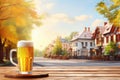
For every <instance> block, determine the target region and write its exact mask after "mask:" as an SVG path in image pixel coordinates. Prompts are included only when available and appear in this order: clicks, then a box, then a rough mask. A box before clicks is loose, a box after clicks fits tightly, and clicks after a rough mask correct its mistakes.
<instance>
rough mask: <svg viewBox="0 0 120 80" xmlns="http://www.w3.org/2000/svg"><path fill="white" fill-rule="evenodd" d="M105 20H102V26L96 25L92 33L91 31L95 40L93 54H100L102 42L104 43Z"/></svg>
mask: <svg viewBox="0 0 120 80" xmlns="http://www.w3.org/2000/svg"><path fill="white" fill-rule="evenodd" d="M106 24H107V22H104V25H103V26H97V27H96V29H95V31H94V33H93V36H92V37H93V39H94V41H95V51H96V54H95V55H101V54H102V50H103V44H104V35H103V33H104V31H105V29H106V26H105V25H106Z"/></svg>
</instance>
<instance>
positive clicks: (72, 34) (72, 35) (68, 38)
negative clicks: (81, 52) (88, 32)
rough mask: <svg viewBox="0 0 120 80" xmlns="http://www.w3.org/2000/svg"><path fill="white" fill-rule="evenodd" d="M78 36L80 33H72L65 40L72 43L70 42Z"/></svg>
mask: <svg viewBox="0 0 120 80" xmlns="http://www.w3.org/2000/svg"><path fill="white" fill-rule="evenodd" d="M76 34H78V32H71V33H70V35H69V36H66V37H65V39H66V40H68V41H70V40H72V38H73V37H74V36H75V35H76Z"/></svg>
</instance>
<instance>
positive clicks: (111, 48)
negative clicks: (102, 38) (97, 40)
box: [104, 42, 117, 55]
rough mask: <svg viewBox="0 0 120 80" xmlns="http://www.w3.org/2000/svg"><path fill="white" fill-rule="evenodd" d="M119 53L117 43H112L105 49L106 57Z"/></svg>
mask: <svg viewBox="0 0 120 80" xmlns="http://www.w3.org/2000/svg"><path fill="white" fill-rule="evenodd" d="M116 51H117V46H116V43H114V42H110V43H109V44H108V45H107V46H106V47H105V53H104V54H105V55H115V53H116Z"/></svg>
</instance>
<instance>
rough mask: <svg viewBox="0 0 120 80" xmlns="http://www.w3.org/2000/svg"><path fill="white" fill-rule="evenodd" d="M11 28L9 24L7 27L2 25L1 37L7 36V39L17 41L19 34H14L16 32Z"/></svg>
mask: <svg viewBox="0 0 120 80" xmlns="http://www.w3.org/2000/svg"><path fill="white" fill-rule="evenodd" d="M11 27H12V26H11ZM9 29H10V26H9V28H8V27H5V26H4V27H1V28H0V37H2V38H6V39H7V40H9V41H11V42H13V43H16V42H17V36H16V34H13V33H15V32H12V31H10V30H9Z"/></svg>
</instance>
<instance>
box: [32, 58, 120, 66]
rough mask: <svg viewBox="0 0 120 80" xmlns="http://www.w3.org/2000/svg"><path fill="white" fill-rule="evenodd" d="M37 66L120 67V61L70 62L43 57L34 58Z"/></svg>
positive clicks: (70, 60)
mask: <svg viewBox="0 0 120 80" xmlns="http://www.w3.org/2000/svg"><path fill="white" fill-rule="evenodd" d="M34 65H35V66H41V67H42V66H43V67H48V66H51V67H53V66H68V67H69V66H70V67H71V66H120V61H95V60H86V59H69V60H58V59H47V58H43V57H35V58H34Z"/></svg>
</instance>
